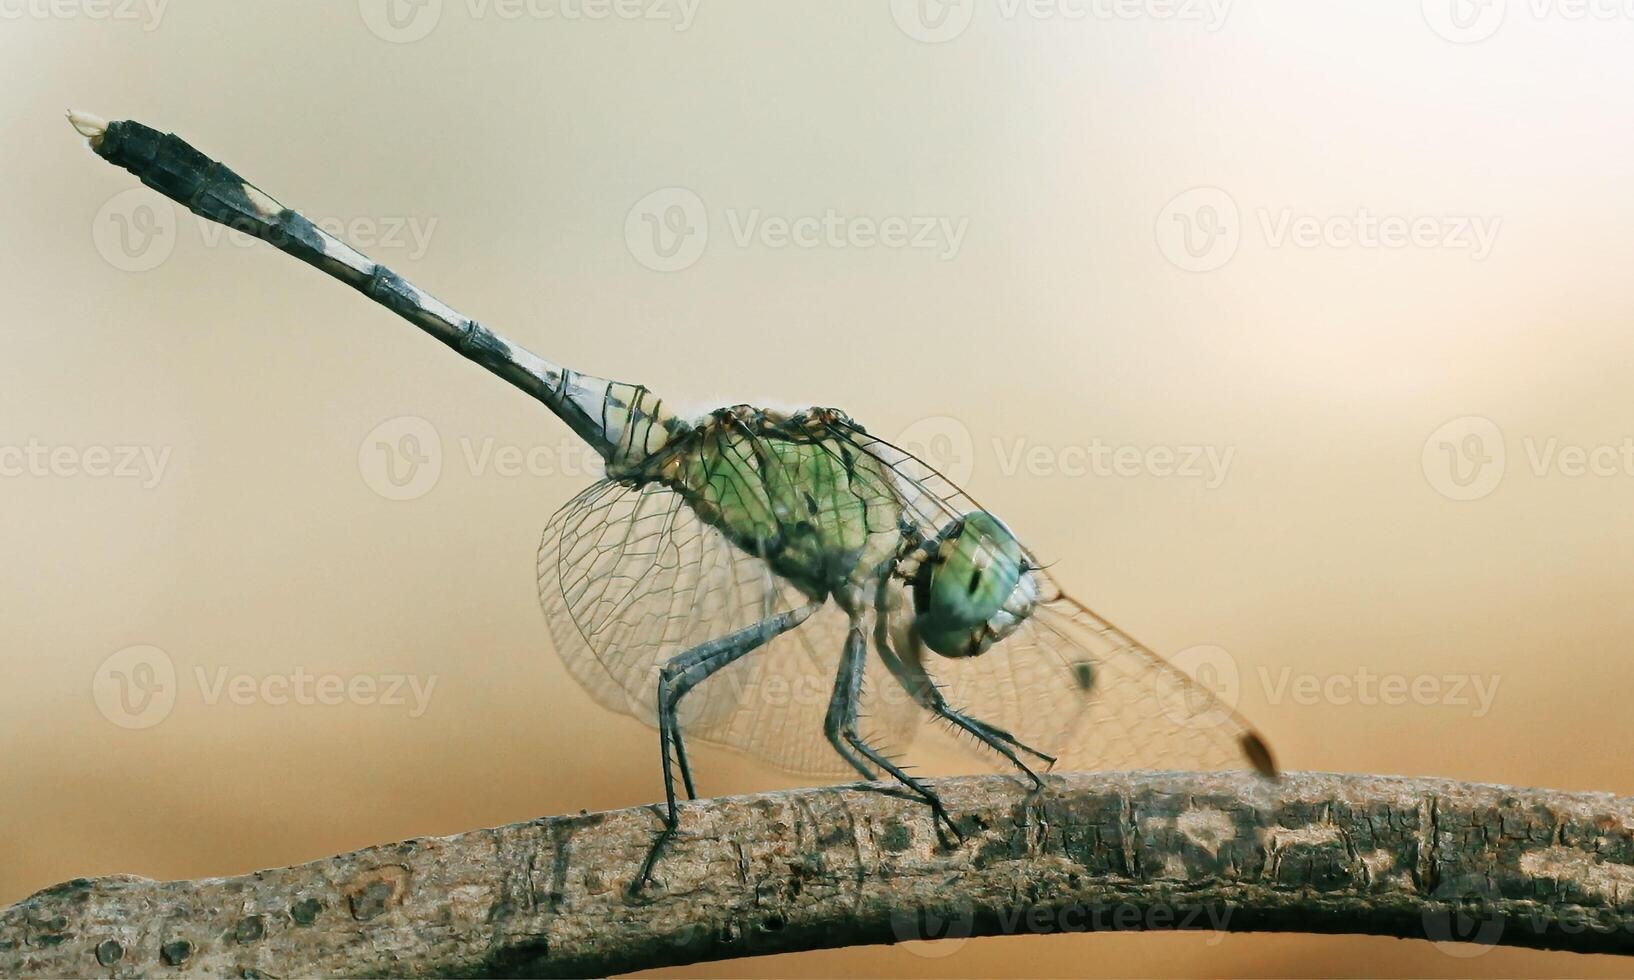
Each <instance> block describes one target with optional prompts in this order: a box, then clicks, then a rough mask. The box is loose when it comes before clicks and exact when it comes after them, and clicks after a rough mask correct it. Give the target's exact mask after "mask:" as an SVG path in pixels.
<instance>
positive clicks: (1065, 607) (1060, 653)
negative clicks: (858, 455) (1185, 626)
mask: <svg viewBox="0 0 1634 980" xmlns="http://www.w3.org/2000/svg"><path fill="white" fill-rule="evenodd" d="M837 429H838V431H840V432H844V433H845V434H846V435H847V437H848V439H849V441H850V442H851V443H852V444H853V445H855V446H857V447H858V448H859V449H861V450H863V451H865V452H868V453H869V454H870V455H873V456H874V457H875V458H876V459H879V460H880V461H881V462H882V463H884V464H885V465H886V467H887V468H888V469H889V470H890V472H891V473H892V474H893V477H894V479H895V481H896V484H897V486H896V488H895V489H896V492H897V495H898V497H899V498H900V499H901V500H902V502H903V506H904V508H905V510H906V511H907V512H908V513H909V514H910V515H911V519H912V520H914V522H915V523H916V524H918V525H919V526H920V530H921V533H922V534H925V535H926V536H932V535H935V534H936V533H937V532H938V531H939V530H940V529H941V527H942V526H943V525H944V524H946V523H947V522H948V521H950V520H953V519H955V518H957V517H959V516H962V515H964V514H967V513H970V512H971V511H974V510H979V509H982V508H981V507H980V505H979V504H977V503H976V501H975V500H973V499H972V498H971V497H970V496H969V495H968V494H966V493H965V492H964V491H963V490H961V489H959V488H958V487H957V486H955V485H954V484H953V483H952V481H950V480H948V479H947V478H946V477H944V476H942V475H941V474H940V473H938V472H937V471H936V470H935V469H934V468H933V467H931V466H930V465H929V464H927V463H925V462H924V461H922V460H920V459H918V458H917V457H915V456H913V455H912V454H910V453H908V452H907V451H906V450H903V449H901V448H900V447H897V446H894V445H892V444H890V443H887V442H885V441H884V440H881V439H877V438H875V437H873V436H870V435H868V434H867V433H865V432H863V431H862V430H861V429H859V428H856V427H854V426H848V425H843V424H842V425H840V426H838V427H837ZM1029 560H1030V561H1031V563H1032V565H1033V566H1034V572H1033V574H1034V575H1035V576H1036V577H1037V578H1038V579H1039V582H1040V585H1041V595H1040V601H1039V604H1038V606H1037V608H1036V609H1035V611H1034V612H1033V614H1032V615H1031V616H1030V617H1029V618H1028V619H1027V620H1025V621H1024V622H1023V623H1022V624H1021V625H1020V626H1019V627H1018V628H1017V629H1016V631H1015V632H1014V633H1012V634H1011V635H1009V636H1008V637H1006V638H1005V639H1004V640H1002V641H1000V642H999V643H997V644H995V645H994V646H993V647H992V648H991V649H989V650H988V651H987V652H985V653H983V654H981V655H980V656H976V657H968V658H959V659H950V658H945V657H940V656H937V655H935V654H932V653H929V652H928V651H924V650H922V649H920V650H918V651H917V654H918V656H917V662H918V663H919V665H920V667H921V668H922V669H923V670H924V671H925V673H926V674H928V675H929V676H930V678H931V679H932V680H933V681H935V682H936V683H937V685H938V686H939V687H941V688H942V692H943V696H944V697H945V698H946V699H947V700H948V702H949V704H950V705H951V706H952V707H953V708H955V709H956V710H960V711H963V712H965V713H966V714H968V715H970V716H971V717H974V718H976V719H978V720H980V721H984V722H987V723H989V724H991V725H994V726H996V727H998V728H1001V729H1004V730H1005V731H1008V732H1010V733H1011V734H1012V735H1014V736H1015V737H1016V738H1018V739H1019V740H1021V741H1022V742H1024V743H1026V744H1028V745H1030V746H1031V747H1033V748H1035V749H1038V750H1040V751H1042V752H1045V753H1048V754H1050V755H1053V756H1055V757H1056V758H1057V765H1058V767H1065V768H1070V769H1168V768H1182V769H1230V768H1242V767H1243V766H1244V764H1245V763H1247V764H1251V765H1252V766H1253V767H1254V768H1256V769H1259V770H1260V771H1262V772H1266V773H1267V774H1269V773H1271V772H1274V768H1275V767H1274V763H1273V762H1272V760H1271V755H1270V751H1269V749H1268V748H1267V747H1266V746H1265V743H1264V742H1263V740H1261V739H1260V738H1259V736H1258V735H1256V734H1255V733H1254V732H1253V729H1252V728H1251V727H1250V726H1249V724H1248V723H1247V722H1246V720H1244V719H1243V717H1242V716H1241V715H1240V714H1238V713H1237V712H1236V711H1235V710H1234V709H1233V708H1232V707H1231V705H1229V704H1228V703H1226V701H1225V700H1222V697H1221V696H1220V695H1217V694H1215V693H1214V692H1213V691H1211V690H1210V689H1209V687H1207V686H1205V685H1204V684H1202V683H1199V681H1198V679H1196V678H1194V677H1192V675H1190V674H1188V673H1187V672H1186V671H1184V670H1182V669H1180V668H1179V667H1177V666H1175V665H1174V664H1171V663H1170V662H1169V661H1167V660H1165V659H1164V658H1163V657H1161V656H1159V655H1158V654H1157V653H1155V652H1153V651H1152V650H1151V649H1149V648H1148V647H1146V646H1144V645H1143V644H1141V643H1139V642H1138V641H1136V640H1135V639H1134V638H1132V637H1130V636H1129V635H1128V634H1127V633H1124V632H1123V631H1122V630H1120V629H1118V628H1117V627H1116V626H1114V625H1112V624H1111V623H1110V622H1108V621H1107V620H1105V619H1103V618H1102V617H1100V616H1099V615H1097V614H1096V613H1094V612H1092V611H1091V610H1090V609H1088V608H1087V607H1086V606H1084V605H1083V604H1082V603H1080V602H1078V601H1077V600H1076V599H1073V598H1072V597H1071V596H1068V595H1066V594H1065V593H1064V592H1063V591H1061V589H1060V587H1059V586H1058V585H1057V584H1056V583H1055V582H1054V581H1053V580H1052V579H1050V578H1049V576H1048V575H1047V574H1045V573H1044V572H1043V571H1042V569H1040V568H1038V565H1039V562H1038V561H1037V559H1036V558H1033V557H1032V556H1031V554H1030V553H1029ZM907 601H908V600H907V598H906V597H902V598H899V599H898V600H897V601H896V603H895V605H896V606H897V607H898V609H899V610H900V609H901V608H902V607H904V606H905V605H906V603H907ZM893 632H894V633H895V635H897V637H898V641H897V643H896V645H897V647H898V648H899V650H902V651H903V652H906V650H905V648H907V647H909V646H913V645H915V644H914V643H913V641H911V640H910V639H909V638H908V637H907V636H906V635H905V634H904V633H902V632H901V631H900V630H896V631H893ZM1199 660H1200V661H1201V662H1200V663H1199V665H1198V667H1199V671H1200V674H1201V673H1204V672H1207V673H1211V674H1213V675H1214V676H1212V677H1205V678H1204V679H1205V680H1209V681H1212V682H1214V683H1216V684H1219V685H1220V687H1221V688H1222V694H1224V695H1225V696H1227V697H1234V696H1235V692H1234V690H1233V686H1234V676H1235V674H1234V672H1235V665H1234V664H1232V663H1231V662H1230V661H1229V659H1227V658H1225V657H1224V654H1223V651H1207V652H1206V654H1205V655H1204V656H1201V657H1200V658H1199ZM943 730H944V729H943V728H940V727H939V728H938V729H937V731H939V732H941V731H943ZM958 742H959V744H960V745H961V746H964V747H966V748H970V747H972V746H974V747H976V748H977V750H978V751H979V752H981V753H982V754H983V755H984V757H986V758H988V759H989V760H991V759H992V758H996V757H995V756H993V755H992V754H991V753H990V752H989V751H988V750H987V749H985V747H981V746H979V745H976V743H973V742H972V741H971V740H970V739H967V738H959V739H958ZM1001 761H1002V760H1001Z"/></svg>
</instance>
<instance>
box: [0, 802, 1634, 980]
mask: <svg viewBox="0 0 1634 980" xmlns="http://www.w3.org/2000/svg"><path fill="white" fill-rule="evenodd" d="M938 785H939V788H940V789H941V791H942V793H943V796H944V798H945V799H946V800H947V802H948V804H949V807H950V809H951V810H952V812H953V813H954V814H955V816H956V819H957V820H958V821H959V823H960V825H961V828H962V829H963V831H964V833H965V835H966V839H965V840H964V841H963V842H962V843H959V844H957V845H956V846H948V844H947V843H944V842H941V841H939V840H938V838H937V836H936V833H935V829H934V827H933V826H932V823H931V820H930V814H929V813H928V812H927V811H926V809H925V808H924V807H923V806H921V805H919V804H917V803H915V802H912V801H910V800H907V799H904V798H902V797H900V796H898V795H895V794H893V793H892V792H890V791H888V790H887V789H886V788H884V787H882V786H877V785H869V786H848V787H831V788H822V789H809V790H800V791H796V792H786V793H773V794H768V795H762V796H751V797H739V798H731V799H719V800H709V801H702V802H699V803H696V804H692V805H689V806H687V807H686V809H685V812H684V816H683V823H682V826H683V833H682V835H681V836H680V837H679V838H677V839H676V840H675V841H674V842H673V843H672V844H671V845H670V846H669V847H668V848H667V849H666V851H665V853H664V855H663V857H662V858H661V859H660V860H659V862H658V865H657V869H656V872H655V876H656V879H657V882H656V884H655V885H653V886H649V887H647V888H646V889H644V890H641V891H637V892H632V891H631V886H632V881H633V879H635V878H636V877H637V872H638V869H639V868H640V866H641V864H642V860H643V858H645V857H646V855H647V852H648V849H649V847H650V845H651V843H652V841H653V838H654V832H655V830H656V829H657V828H658V826H659V820H658V817H657V815H656V812H655V811H654V810H653V809H651V808H638V809H633V810H621V811H616V812H611V813H596V814H581V815H579V816H572V817H548V818H543V819H540V820H535V821H532V822H529V823H523V824H515V825H512V826H508V827H500V828H496V829H493V830H478V831H473V832H470V833H465V834H460V835H458V836H454V837H445V838H424V839H417V840H411V841H405V842H403V843H399V844H389V845H384V846H380V847H372V848H368V849H366V850H362V851H357V852H355V853H352V854H345V855H341V856H338V857H333V858H327V859H325V860H321V861H314V862H312V863H310V864H304V865H298V866H295V867H290V868H280V869H277V870H271V871H260V872H256V873H255V874H250V875H243V876H240V877H234V878H209V879H203V880H199V881H174V882H155V881H149V880H147V879H143V878H135V877H124V876H118V877H108V878H97V879H77V880H74V881H70V882H66V883H64V884H61V885H57V886H55V887H53V888H48V889H46V890H45V891H42V892H40V893H38V894H36V895H34V896H32V897H30V898H28V899H25V900H24V901H22V902H20V903H18V904H17V905H14V906H12V907H11V908H10V909H7V910H4V911H0V975H3V976H8V977H18V976H82V975H112V976H168V975H190V976H245V977H257V976H325V975H347V976H358V975H406V976H434V975H441V976H449V975H455V976H495V975H519V976H584V975H591V976H594V975H602V974H607V973H618V972H622V971H628V970H636V969H641V968H647V967H655V966H664V965H671V964H679V963H690V962H696V961H700V960H711V959H721V958H727V957H736V956H746V955H755V954H763V953H780V952H788V951H792V950H806V949H818V948H828V947H837V946H852V945H862V944H870V943H892V942H897V941H902V940H909V939H921V938H943V937H949V938H946V939H945V940H944V941H949V942H951V941H957V940H958V939H959V938H960V937H967V936H972V935H990V934H998V933H1016V932H1057V931H1081V930H1086V929H1222V930H1231V931H1254V930H1270V931H1292V932H1319V933H1371V934H1375V935H1387V936H1402V937H1409V938H1420V939H1435V940H1447V939H1457V940H1469V939H1473V940H1475V941H1480V942H1487V943H1502V944H1513V945H1521V946H1534V947H1544V948H1554V949H1569V950H1577V951H1582V952H1591V951H1592V952H1616V953H1629V952H1634V800H1629V799H1620V798H1616V797H1612V796H1610V795H1605V794H1575V793H1551V792H1546V791H1539V790H1523V789H1513V788H1509V787H1502V786H1482V785H1470V784H1462V783H1454V782H1447V781H1441V780H1424V779H1395V778H1383V777H1373V776H1331V775H1314V774H1291V775H1288V776H1286V777H1284V778H1283V779H1282V780H1281V781H1280V782H1278V783H1274V784H1273V783H1268V782H1265V781H1263V780H1261V779H1258V778H1257V777H1254V776H1250V775H1247V774H1193V773H1135V774H1118V773H1110V774H1087V773H1086V774H1068V775H1063V776H1059V777H1055V778H1053V779H1052V780H1051V786H1050V788H1049V789H1048V790H1047V791H1046V792H1044V793H1042V794H1035V795H1030V794H1029V793H1028V792H1027V791H1026V788H1025V787H1024V786H1022V785H1020V784H1018V782H1017V781H1015V780H1012V779H1007V778H1003V777H970V778H963V779H955V780H945V781H942V782H940V783H939V784H938Z"/></svg>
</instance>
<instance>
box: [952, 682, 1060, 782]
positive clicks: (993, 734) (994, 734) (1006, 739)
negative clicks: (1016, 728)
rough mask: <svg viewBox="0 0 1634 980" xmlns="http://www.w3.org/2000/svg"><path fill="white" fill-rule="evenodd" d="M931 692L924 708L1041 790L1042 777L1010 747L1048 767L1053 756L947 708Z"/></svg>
mask: <svg viewBox="0 0 1634 980" xmlns="http://www.w3.org/2000/svg"><path fill="white" fill-rule="evenodd" d="M931 691H932V692H933V695H934V696H933V698H932V700H931V703H930V704H927V705H926V706H925V707H927V708H929V709H930V710H931V711H932V712H933V713H935V714H936V716H937V717H939V718H944V719H946V720H947V721H948V722H949V723H951V724H953V725H955V726H956V727H958V728H961V729H963V730H964V731H966V732H969V733H970V734H971V735H973V736H975V737H976V739H977V740H978V741H980V742H981V743H982V744H983V745H986V746H987V747H988V748H990V749H992V750H993V751H994V752H997V753H998V754H999V755H1002V756H1004V757H1005V758H1006V759H1009V760H1010V764H1011V765H1013V766H1015V767H1016V768H1017V769H1020V770H1021V771H1022V772H1024V773H1026V774H1027V777H1028V778H1029V779H1031V780H1032V781H1033V785H1035V786H1037V787H1039V788H1040V789H1042V788H1043V786H1044V779H1043V777H1042V776H1040V775H1039V774H1038V773H1036V772H1034V771H1033V769H1032V767H1031V766H1029V765H1027V764H1026V763H1025V762H1022V761H1021V758H1020V757H1019V756H1017V755H1016V753H1015V752H1014V751H1013V750H1012V749H1011V748H1010V746H1012V745H1013V746H1015V747H1016V748H1017V749H1020V750H1022V751H1023V752H1029V753H1031V754H1033V755H1035V756H1038V757H1039V758H1040V759H1043V760H1044V761H1045V762H1047V763H1049V764H1050V765H1054V764H1055V757H1054V756H1050V755H1045V754H1044V753H1042V752H1040V751H1038V750H1037V749H1034V748H1030V747H1028V746H1027V745H1024V744H1022V743H1021V742H1019V741H1017V740H1016V738H1015V736H1013V735H1011V734H1010V733H1009V732H1007V731H1004V730H1003V729H1000V728H994V727H993V726H992V725H989V724H987V723H986V722H984V721H977V720H976V719H975V718H972V717H970V716H969V715H965V714H961V713H960V712H957V711H954V710H953V708H951V707H949V705H948V703H947V700H946V699H945V698H943V697H942V692H940V691H937V690H936V689H935V688H931Z"/></svg>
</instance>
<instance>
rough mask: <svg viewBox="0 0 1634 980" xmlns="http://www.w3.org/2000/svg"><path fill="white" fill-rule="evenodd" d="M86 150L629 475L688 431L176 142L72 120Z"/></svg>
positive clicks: (85, 118)
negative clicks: (394, 319)
mask: <svg viewBox="0 0 1634 980" xmlns="http://www.w3.org/2000/svg"><path fill="white" fill-rule="evenodd" d="M68 120H69V122H71V123H73V125H74V128H75V129H76V130H78V131H79V133H80V135H82V136H85V137H86V138H87V139H89V140H90V143H91V149H93V150H94V151H96V153H97V155H98V156H100V157H102V158H103V159H104V160H107V161H108V162H109V163H113V164H116V165H117V166H120V167H124V168H125V169H126V170H129V171H130V172H131V173H133V174H135V175H136V176H137V177H139V178H141V180H142V183H144V184H146V185H148V186H149V187H151V188H153V189H154V190H156V191H158V192H159V193H161V194H163V195H165V196H166V197H168V198H170V199H171V200H173V201H176V202H177V203H178V204H181V205H183V206H185V207H186V208H188V209H189V210H191V211H192V212H193V213H194V214H197V215H199V216H200V217H203V218H208V219H209V220H211V221H215V222H219V223H221V224H223V225H226V226H227V227H229V228H233V229H236V230H238V231H242V232H245V233H247V234H250V235H254V236H255V237H257V238H260V239H262V240H263V241H265V242H267V243H268V244H271V245H272V246H274V247H275V248H277V249H279V250H280V251H283V252H287V253H289V254H290V255H293V256H295V257H296V258H298V259H300V260H301V261H302V262H306V263H307V264H309V265H312V266H316V267H317V268H319V269H322V270H323V271H324V272H327V273H329V274H330V275H331V276H334V277H335V278H336V279H339V280H341V281H342V282H345V283H347V284H348V285H350V286H352V287H353V288H355V289H357V290H358V291H359V292H361V293H363V294H364V295H365V296H368V297H369V298H370V299H372V300H374V301H375V302H377V303H379V304H380V305H382V306H384V307H386V308H387V309H389V310H391V311H392V312H394V313H396V314H397V315H399V316H401V317H403V318H404V319H406V320H408V321H409V322H410V323H413V324H414V325H415V326H417V327H419V328H420V329H422V330H424V331H425V332H426V333H429V334H431V335H432V336H433V337H436V338H437V339H438V340H440V341H442V342H443V343H445V344H447V345H448V346H450V347H452V348H454V349H455V350H456V351H458V352H459V353H460V354H462V355H464V356H465V357H467V358H469V359H470V360H473V361H475V362H477V363H478V364H480V365H482V366H483V367H485V368H487V369H488V370H490V371H492V372H493V373H495V374H497V375H499V376H500V377H502V378H504V379H505V380H506V381H509V382H510V383H511V384H513V385H516V386H517V387H518V388H521V389H522V390H523V391H525V392H527V393H528V394H530V395H532V396H533V397H535V398H537V399H539V400H540V401H542V402H544V403H545V404H546V405H547V406H549V407H550V409H551V410H552V411H554V412H555V413H556V414H557V415H558V416H560V417H561V418H562V420H563V421H565V422H566V423H567V424H568V425H569V426H571V427H572V429H573V431H574V432H576V433H578V434H579V436H580V437H581V438H583V439H584V440H585V441H586V442H588V443H590V445H591V446H593V447H595V449H596V451H597V452H599V453H600V454H601V456H602V458H603V459H605V460H606V461H607V468H608V472H609V474H610V475H614V476H618V475H624V474H627V473H631V472H634V471H635V469H636V468H637V465H638V464H639V463H640V462H641V461H642V460H644V459H646V458H647V457H648V456H650V455H651V454H652V453H654V452H656V451H658V450H659V449H661V448H663V446H664V445H665V444H667V443H668V442H669V441H670V440H671V439H672V438H673V437H674V436H675V435H677V434H678V433H679V432H681V431H682V430H684V429H685V428H686V427H687V426H686V423H685V422H683V421H681V420H680V419H677V418H676V417H675V416H673V415H671V414H669V413H666V412H665V411H664V408H663V402H662V400H661V399H660V398H658V396H656V395H654V394H653V393H652V392H650V391H648V390H647V389H646V388H644V387H642V386H641V385H632V384H624V383H622V382H616V381H605V380H603V379H601V378H593V377H590V376H588V375H583V374H579V373H577V372H573V371H569V370H567V369H566V368H563V367H561V366H559V365H557V364H553V363H551V362H550V361H547V360H545V359H544V358H542V357H539V356H537V355H535V354H533V353H531V352H529V351H527V350H525V349H523V348H521V347H519V346H517V345H516V344H513V343H511V342H510V341H507V340H505V339H504V338H503V337H500V336H498V335H496V334H494V333H493V332H492V331H490V330H488V329H487V328H486V327H483V326H482V325H481V324H479V323H477V322H476V321H475V320H472V319H471V318H470V317H467V316H464V315H462V314H460V313H458V312H456V311H455V310H453V309H452V308H450V307H449V306H447V305H445V304H443V303H442V302H439V301H438V300H437V299H435V298H433V297H432V296H431V295H430V294H428V293H426V292H424V291H422V290H420V289H419V288H417V287H415V286H414V285H412V284H411V283H409V282H408V281H406V280H405V279H403V278H402V277H401V276H399V275H397V274H396V273H394V272H392V271H391V270H390V269H388V268H386V267H385V266H383V265H380V264H379V263H377V262H374V261H373V260H371V259H370V258H368V257H367V256H365V255H364V254H363V253H361V252H359V251H358V250H357V249H355V248H353V247H352V246H350V245H348V244H346V243H345V242H343V241H341V240H340V239H338V238H336V237H334V236H333V235H330V234H329V233H327V232H325V231H324V230H323V229H321V228H319V227H318V226H317V225H315V224H313V223H312V222H311V221H308V220H307V219H306V218H304V217H302V216H301V215H299V214H297V213H296V212H294V211H291V210H290V209H289V208H286V207H284V206H283V205H281V204H279V203H278V202H277V201H275V200H273V199H272V198H271V197H270V196H268V195H267V194H265V193H263V192H262V191H260V190H259V189H257V188H256V187H255V186H254V185H252V184H250V182H249V181H247V180H245V179H244V178H242V177H240V176H239V175H238V174H236V173H234V172H233V171H232V170H230V169H228V168H227V167H226V166H224V165H222V164H220V163H217V162H216V161H214V160H212V159H210V158H209V157H207V156H205V155H204V154H203V153H200V152H199V151H198V150H195V149H194V148H193V147H191V146H189V145H188V144H187V143H186V142H185V141H183V140H182V139H181V138H180V137H178V136H175V135H173V134H167V133H160V132H159V131H157V130H154V129H150V128H149V127H147V126H144V125H142V124H141V123H137V122H130V121H122V122H112V123H110V122H104V121H103V120H101V119H98V118H96V117H95V116H92V115H89V114H87V113H82V112H70V113H69V114H68Z"/></svg>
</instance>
